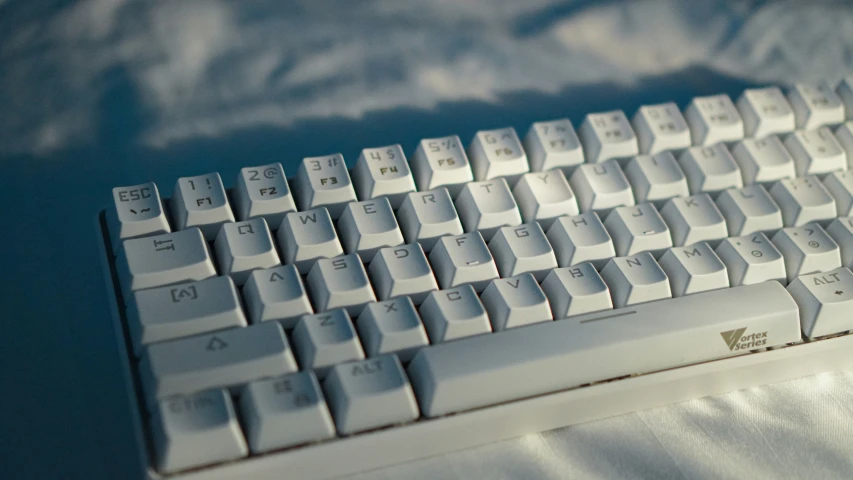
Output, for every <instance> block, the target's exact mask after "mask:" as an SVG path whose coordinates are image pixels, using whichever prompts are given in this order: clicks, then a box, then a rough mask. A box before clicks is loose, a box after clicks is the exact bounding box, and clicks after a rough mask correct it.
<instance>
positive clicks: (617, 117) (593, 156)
mask: <svg viewBox="0 0 853 480" xmlns="http://www.w3.org/2000/svg"><path fill="white" fill-rule="evenodd" d="M578 133H579V134H580V140H581V144H582V145H583V151H584V152H585V153H586V158H587V161H588V162H589V163H601V162H605V161H607V160H610V159H617V158H627V157H633V156H634V155H637V154H638V153H640V150H639V147H638V145H637V137H636V135H634V130H633V129H631V122H629V121H628V118H627V117H625V112H623V111H622V110H613V111H610V112H601V113H590V114H589V115H587V116H586V118H584V120H583V123H582V124H581V127H580V130H579V131H578Z"/></svg>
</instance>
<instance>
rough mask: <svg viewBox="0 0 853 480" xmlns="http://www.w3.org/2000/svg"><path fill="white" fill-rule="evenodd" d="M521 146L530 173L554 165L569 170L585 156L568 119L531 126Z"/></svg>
mask: <svg viewBox="0 0 853 480" xmlns="http://www.w3.org/2000/svg"><path fill="white" fill-rule="evenodd" d="M524 149H525V150H526V151H527V160H528V162H529V163H530V171H532V172H544V171H546V170H552V169H555V168H559V169H563V170H564V171H567V172H570V171H571V170H572V169H574V167H576V166H578V165H580V164H582V163H583V159H584V156H583V147H581V143H580V140H578V136H577V134H576V133H575V128H574V127H573V126H572V122H570V121H569V120H568V119H567V118H561V119H559V120H552V121H550V122H536V123H534V124H533V125H531V126H530V129H529V130H528V131H527V136H525V137H524Z"/></svg>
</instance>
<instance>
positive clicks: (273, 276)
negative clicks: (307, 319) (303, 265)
mask: <svg viewBox="0 0 853 480" xmlns="http://www.w3.org/2000/svg"><path fill="white" fill-rule="evenodd" d="M243 299H244V300H245V301H246V311H247V312H248V314H249V319H250V320H251V321H252V323H261V322H269V321H277V322H279V323H280V324H281V326H282V327H284V328H286V329H291V328H293V327H294V326H296V322H297V321H298V320H299V317H301V316H302V315H305V314H310V313H314V308H313V307H312V306H311V302H310V301H309V300H308V293H307V292H306V291H305V286H304V285H303V284H302V276H301V275H299V270H297V269H296V267H295V266H294V265H279V266H277V267H273V268H270V269H266V270H255V271H253V272H252V274H251V275H249V280H247V281H246V285H245V286H244V287H243Z"/></svg>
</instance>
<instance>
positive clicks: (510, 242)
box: [489, 222, 557, 282]
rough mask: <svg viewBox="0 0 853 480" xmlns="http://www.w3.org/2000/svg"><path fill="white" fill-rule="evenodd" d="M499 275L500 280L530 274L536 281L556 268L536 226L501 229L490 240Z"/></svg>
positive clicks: (533, 224)
mask: <svg viewBox="0 0 853 480" xmlns="http://www.w3.org/2000/svg"><path fill="white" fill-rule="evenodd" d="M489 250H491V252H492V255H493V256H494V258H495V264H496V265H497V267H498V273H500V276H501V277H503V278H506V277H512V276H515V275H520V274H522V273H528V272H529V273H532V274H533V276H534V277H536V280H537V281H540V282H541V281H542V280H544V279H545V275H547V274H548V272H549V271H550V270H551V269H554V268H557V258H556V257H555V256H554V250H553V249H552V248H551V244H550V243H548V239H547V238H546V237H545V232H543V231H542V227H541V226H540V225H539V224H538V223H535V222H534V223H525V224H523V225H519V226H517V227H504V228H502V229H500V230H498V233H496V234H495V236H494V237H492V239H491V241H489Z"/></svg>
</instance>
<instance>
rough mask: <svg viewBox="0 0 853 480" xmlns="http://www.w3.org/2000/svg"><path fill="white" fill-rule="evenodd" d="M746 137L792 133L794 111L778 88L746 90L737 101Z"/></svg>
mask: <svg viewBox="0 0 853 480" xmlns="http://www.w3.org/2000/svg"><path fill="white" fill-rule="evenodd" d="M737 108H738V111H739V112H740V116H741V118H742V119H743V130H744V134H746V136H747V137H755V138H764V137H766V136H768V135H773V134H775V133H788V132H792V131H794V127H795V122H794V111H793V110H792V109H791V105H790V104H789V103H788V100H787V99H786V98H785V95H784V94H783V93H782V91H781V90H779V88H778V87H766V88H751V89H746V90H744V91H743V93H742V94H741V96H740V98H738V101H737Z"/></svg>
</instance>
